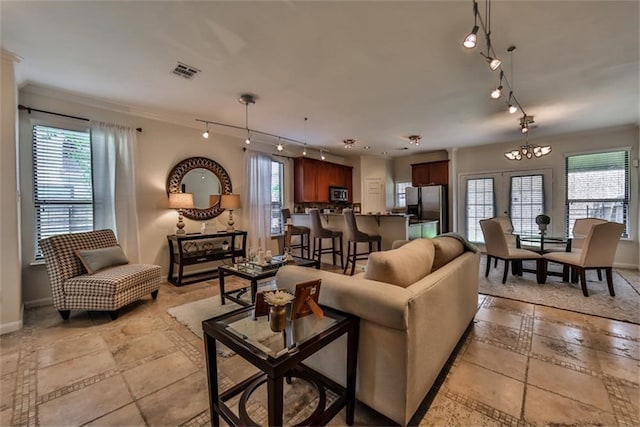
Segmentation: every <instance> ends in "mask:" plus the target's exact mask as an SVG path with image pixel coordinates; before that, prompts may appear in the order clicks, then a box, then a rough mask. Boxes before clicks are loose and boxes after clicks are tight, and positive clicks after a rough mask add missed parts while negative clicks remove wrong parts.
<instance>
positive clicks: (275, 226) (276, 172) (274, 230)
mask: <svg viewBox="0 0 640 427" xmlns="http://www.w3.org/2000/svg"><path fill="white" fill-rule="evenodd" d="M283 175H284V165H283V164H282V163H280V162H276V161H272V162H271V234H282V233H283V230H282V213H281V210H282V204H283V189H282V182H283Z"/></svg>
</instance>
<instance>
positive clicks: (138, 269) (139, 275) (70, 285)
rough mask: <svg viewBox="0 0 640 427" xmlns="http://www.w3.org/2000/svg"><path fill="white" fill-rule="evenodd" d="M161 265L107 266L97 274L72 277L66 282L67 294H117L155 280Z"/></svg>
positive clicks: (65, 289)
mask: <svg viewBox="0 0 640 427" xmlns="http://www.w3.org/2000/svg"><path fill="white" fill-rule="evenodd" d="M160 273H161V271H160V266H158V265H150V264H126V265H120V266H117V267H113V268H106V269H104V270H101V271H98V272H97V273H95V274H83V275H81V276H76V277H72V278H71V279H69V280H67V281H66V282H65V283H64V291H65V294H67V295H70V294H76V295H86V296H90V295H111V296H113V295H115V294H118V293H121V292H123V291H125V290H127V289H128V288H130V287H132V286H136V285H137V284H139V283H142V282H146V281H149V280H153V279H154V278H155V277H156V276H158V275H160Z"/></svg>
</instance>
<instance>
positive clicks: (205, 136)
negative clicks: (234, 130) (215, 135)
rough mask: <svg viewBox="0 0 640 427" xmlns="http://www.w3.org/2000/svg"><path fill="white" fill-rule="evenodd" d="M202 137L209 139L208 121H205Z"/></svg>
mask: <svg viewBox="0 0 640 427" xmlns="http://www.w3.org/2000/svg"><path fill="white" fill-rule="evenodd" d="M202 137H203V138H204V139H209V123H206V129H205V131H204V132H202Z"/></svg>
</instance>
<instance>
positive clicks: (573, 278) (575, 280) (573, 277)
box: [571, 267, 578, 283]
mask: <svg viewBox="0 0 640 427" xmlns="http://www.w3.org/2000/svg"><path fill="white" fill-rule="evenodd" d="M571 283H578V270H576V269H575V267H572V268H571Z"/></svg>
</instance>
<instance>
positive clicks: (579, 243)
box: [568, 218, 607, 282]
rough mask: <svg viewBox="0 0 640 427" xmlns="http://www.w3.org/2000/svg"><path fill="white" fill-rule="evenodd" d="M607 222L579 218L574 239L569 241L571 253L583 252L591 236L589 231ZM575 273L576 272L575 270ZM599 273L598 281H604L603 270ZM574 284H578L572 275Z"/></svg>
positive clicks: (575, 226) (599, 270) (575, 223)
mask: <svg viewBox="0 0 640 427" xmlns="http://www.w3.org/2000/svg"><path fill="white" fill-rule="evenodd" d="M605 222H607V220H606V219H600V218H578V219H576V220H575V222H574V223H573V231H572V232H571V235H572V237H571V238H570V239H569V242H568V245H569V248H570V252H578V253H579V252H581V251H582V249H583V248H584V242H585V239H586V238H587V235H588V234H589V230H590V229H591V227H593V226H594V225H596V224H603V223H605ZM573 271H574V272H575V270H573ZM597 271H598V280H602V270H601V269H599V268H598V269H597ZM571 281H572V282H577V278H576V277H574V275H573V274H572V277H571Z"/></svg>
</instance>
